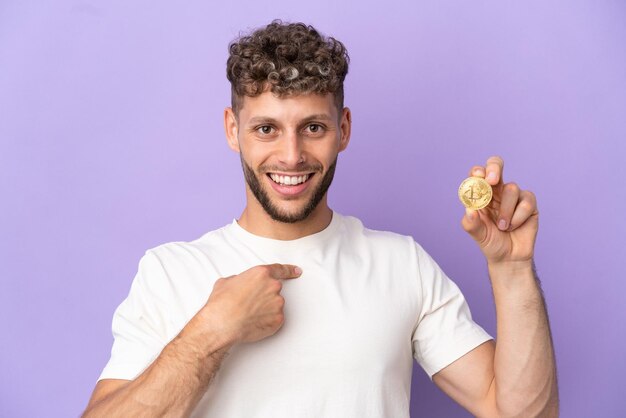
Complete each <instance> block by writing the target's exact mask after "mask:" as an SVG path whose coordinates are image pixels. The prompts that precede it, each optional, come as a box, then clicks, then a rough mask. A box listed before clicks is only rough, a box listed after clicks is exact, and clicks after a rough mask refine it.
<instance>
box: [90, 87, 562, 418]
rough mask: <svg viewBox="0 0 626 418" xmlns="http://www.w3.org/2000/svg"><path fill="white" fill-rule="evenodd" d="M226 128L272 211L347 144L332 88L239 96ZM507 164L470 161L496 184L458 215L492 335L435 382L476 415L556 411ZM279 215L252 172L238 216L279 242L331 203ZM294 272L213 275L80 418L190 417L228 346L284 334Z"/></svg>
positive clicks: (315, 228) (296, 205) (537, 299)
mask: <svg viewBox="0 0 626 418" xmlns="http://www.w3.org/2000/svg"><path fill="white" fill-rule="evenodd" d="M224 128H225V132H226V137H227V141H228V145H229V146H230V148H231V149H233V150H234V151H235V152H238V153H240V156H241V160H242V165H243V167H244V168H246V167H249V172H248V173H247V175H252V176H253V177H254V178H255V179H256V180H257V181H258V187H259V189H260V190H261V191H262V192H263V193H265V195H266V196H267V198H268V200H269V202H270V203H271V204H272V205H273V210H274V211H277V212H278V213H280V215H281V216H286V217H290V218H292V219H293V218H302V214H303V213H304V211H305V208H306V207H307V206H310V204H311V201H312V199H313V197H314V195H315V192H316V190H319V188H320V187H321V184H322V182H323V179H324V178H325V177H326V178H328V176H327V174H328V173H329V172H330V171H332V166H333V163H334V162H335V161H336V160H337V156H338V154H339V153H340V152H342V151H343V150H345V149H346V147H347V145H348V143H349V140H350V131H351V113H350V110H349V109H348V108H344V109H342V110H338V109H337V108H336V106H335V104H334V101H333V97H332V95H330V94H328V95H315V94H310V95H298V96H291V97H286V98H278V97H276V96H273V95H272V94H271V93H270V92H265V93H263V94H261V95H260V96H257V97H254V98H250V97H245V98H244V100H243V107H242V108H241V109H240V112H239V114H238V115H235V114H234V113H233V111H232V109H230V108H227V109H225V111H224ZM503 168H504V162H503V161H502V159H501V158H499V157H491V158H489V159H488V160H487V163H486V164H485V165H483V166H475V167H473V168H472V169H471V170H470V174H471V175H476V176H480V177H486V179H487V181H488V182H489V183H490V184H491V185H493V186H494V198H493V201H492V203H491V204H490V206H488V207H487V208H485V209H482V210H480V211H478V212H475V211H467V212H466V214H465V215H464V217H463V219H462V221H461V224H462V227H463V228H464V229H465V230H466V231H467V232H468V234H469V235H470V236H471V237H472V238H473V239H474V240H475V241H476V243H477V244H478V245H479V247H480V249H481V251H482V253H483V254H484V256H485V258H486V260H487V265H488V268H489V275H490V280H491V285H492V288H493V292H494V299H495V303H496V315H497V323H498V325H497V335H498V341H497V344H496V343H494V342H493V341H489V342H486V343H484V344H481V345H480V346H478V347H476V348H475V349H474V350H472V351H470V352H469V353H467V354H466V355H464V356H463V357H461V358H460V359H458V360H457V361H455V362H454V363H452V364H450V365H449V366H447V367H445V368H444V369H442V370H441V371H439V372H438V373H436V374H435V375H434V376H433V381H434V382H435V384H436V385H437V386H438V387H439V388H441V389H442V390H443V391H444V392H445V393H446V394H448V396H450V397H451V398H452V399H454V400H455V401H456V402H458V403H459V404H460V405H462V406H463V407H464V408H466V409H467V410H468V411H470V412H471V413H472V414H474V415H476V416H481V417H483V416H484V417H507V416H511V417H513V416H542V417H553V416H558V392H557V386H556V366H555V360H554V350H553V347H552V338H551V335H550V329H549V324H548V319H547V314H546V308H545V303H544V302H543V298H542V295H541V289H540V287H539V284H538V280H537V279H536V277H535V274H534V270H533V261H532V260H533V250H534V243H535V237H536V234H537V229H538V216H539V215H538V211H537V203H536V199H535V196H534V195H533V194H532V193H531V192H529V191H523V190H521V189H520V188H519V187H517V186H516V185H515V184H514V183H504V182H503V177H502V175H503ZM305 172H306V173H308V172H310V173H313V176H312V177H311V178H310V179H309V180H308V181H309V182H310V183H309V184H308V185H307V187H306V188H305V189H304V190H303V191H302V192H301V193H298V194H297V195H285V194H284V193H281V192H280V191H278V190H277V189H275V188H274V187H273V186H272V183H271V182H272V181H273V180H271V179H270V178H269V177H268V176H267V174H268V173H278V174H283V175H287V174H302V173H305ZM257 193H258V192H257ZM275 218H276V216H274V217H273V216H271V214H270V213H268V211H267V210H266V207H264V205H263V204H262V203H261V202H259V200H257V198H256V196H255V193H254V192H253V191H252V189H251V187H250V182H249V181H247V182H246V207H245V209H244V211H243V213H242V214H241V217H240V218H239V219H238V223H239V225H241V226H242V227H243V228H244V229H246V230H247V231H249V232H251V233H253V234H256V235H259V236H264V237H268V238H273V239H279V240H292V239H297V238H300V237H304V236H307V235H310V234H314V233H316V232H319V231H321V230H323V229H324V228H326V227H327V226H328V224H329V223H330V221H331V218H332V210H331V209H330V208H329V207H328V203H327V195H326V194H324V196H323V197H322V198H321V200H320V201H319V203H318V204H317V205H316V206H315V207H314V208H313V209H312V210H311V211H310V213H308V215H307V216H305V217H303V218H302V219H301V220H299V221H297V222H281V221H279V220H277V219H275ZM500 220H503V221H504V222H505V224H504V226H503V227H502V228H499V227H498V226H497V225H498V223H499V221H500ZM300 274H301V271H300V270H299V268H298V267H297V266H291V265H278V264H276V265H271V266H256V267H253V268H252V269H250V270H247V271H245V272H242V273H241V274H239V275H236V276H232V277H229V278H223V279H219V280H218V281H217V282H216V283H215V286H214V288H213V291H212V293H211V295H210V296H209V298H208V301H207V303H206V304H205V306H204V307H203V308H202V309H201V310H200V311H199V312H198V313H197V314H196V315H195V316H194V317H193V318H192V319H191V321H190V322H189V323H188V324H187V325H186V326H185V327H184V328H183V330H182V331H181V332H180V334H179V335H178V336H177V337H176V338H175V339H174V340H173V341H172V342H171V343H170V344H168V345H167V346H166V347H165V348H164V349H163V351H162V353H161V354H160V355H159V357H158V358H157V359H156V360H155V362H154V363H153V364H152V365H151V366H150V367H148V369H147V370H146V371H145V372H143V373H142V374H141V375H140V376H139V377H137V378H136V379H135V380H133V381H126V380H113V379H104V380H101V381H100V382H98V384H97V385H96V388H95V389H94V393H93V395H92V398H91V400H90V402H89V405H88V407H87V410H86V411H85V413H84V415H83V416H89V417H92V416H188V415H189V414H190V413H191V411H193V408H194V407H195V405H196V404H197V402H198V401H199V400H200V398H201V397H202V395H203V394H204V392H205V391H206V389H207V388H208V386H209V385H210V383H211V381H212V378H213V376H214V375H215V374H216V373H217V371H218V370H219V367H220V364H221V363H222V361H224V359H225V358H226V357H227V354H228V351H229V350H230V348H231V347H233V346H234V345H236V344H244V343H254V342H255V341H258V340H260V339H263V338H267V337H269V336H271V335H273V334H275V333H276V332H278V331H279V329H280V327H281V326H282V324H283V322H284V320H285V318H284V315H283V306H284V304H285V300H284V298H283V297H282V296H281V295H280V291H281V289H282V282H283V281H284V280H290V279H294V278H297V277H299V275H300ZM520 341H523V342H524V343H523V344H520V343H519V342H520Z"/></svg>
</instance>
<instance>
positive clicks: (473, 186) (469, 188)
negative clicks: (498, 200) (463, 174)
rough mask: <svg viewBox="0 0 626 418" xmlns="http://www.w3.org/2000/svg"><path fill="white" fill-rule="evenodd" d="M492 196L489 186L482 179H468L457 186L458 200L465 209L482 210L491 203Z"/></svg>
mask: <svg viewBox="0 0 626 418" xmlns="http://www.w3.org/2000/svg"><path fill="white" fill-rule="evenodd" d="M492 196H493V191H492V190H491V186H490V185H489V183H487V181H486V180H485V179H484V178H482V177H468V178H466V179H465V180H463V183H461V186H459V199H460V200H461V203H463V205H464V206H465V207H466V208H470V209H474V210H478V209H482V208H484V207H486V206H487V205H488V204H489V202H491V198H492Z"/></svg>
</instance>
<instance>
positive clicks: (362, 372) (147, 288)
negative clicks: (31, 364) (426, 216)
mask: <svg viewBox="0 0 626 418" xmlns="http://www.w3.org/2000/svg"><path fill="white" fill-rule="evenodd" d="M271 263H287V264H295V265H298V266H300V267H301V268H302V271H303V273H302V275H301V276H300V277H299V278H297V279H295V280H288V281H285V282H284V283H283V289H282V292H281V294H282V295H283V296H284V298H285V307H284V313H285V323H284V325H283V327H282V328H281V329H280V330H279V331H278V332H277V333H276V334H274V335H272V336H270V337H268V338H265V339H263V340H261V341H258V342H255V343H247V344H240V345H236V346H234V347H233V348H232V349H231V350H230V352H229V355H228V356H227V357H226V359H225V360H224V361H223V362H222V365H221V367H220V370H219V372H218V373H217V375H216V376H215V378H214V380H213V382H212V384H211V385H210V386H209V389H208V391H207V392H206V394H205V395H204V397H203V398H202V400H201V401H200V403H199V404H198V406H197V408H196V409H195V411H194V414H193V415H192V416H196V417H227V418H234V417H245V418H253V417H272V418H279V417H289V418H294V417H315V418H319V417H337V418H346V417H360V418H367V417H394V418H395V417H408V416H409V398H410V386H411V371H412V366H413V358H415V359H416V360H417V362H418V363H419V364H420V365H421V366H422V368H423V369H424V370H425V371H426V373H427V374H428V376H429V377H430V378H431V379H432V375H433V374H435V373H436V372H437V371H439V370H441V369H442V368H443V367H445V366H447V365H448V364H450V363H452V362H453V361H454V360H456V359H458V358H459V357H461V356H463V355H464V354H466V353H467V352H469V351H471V350H472V349H473V348H475V347H477V346H478V345H480V344H482V343H483V342H485V341H487V340H489V339H491V336H490V335H489V334H487V333H486V332H485V331H484V330H483V329H482V328H481V327H480V326H479V325H477V324H476V323H475V322H473V321H472V318H471V314H470V310H469V308H468V306H467V303H466V301H465V299H464V297H463V295H462V293H461V292H460V290H459V288H458V287H457V286H456V284H454V282H452V281H451V280H450V279H449V278H448V277H446V275H445V274H444V273H443V272H442V270H441V269H440V268H439V267H438V266H437V264H436V263H435V262H434V261H433V260H432V258H431V257H430V256H429V255H428V254H427V253H426V252H425V251H424V250H423V249H422V247H420V246H419V244H417V243H416V242H415V241H414V240H413V238H411V237H409V236H402V235H398V234H395V233H391V232H382V231H373V230H369V229H366V228H364V227H363V224H362V223H361V222H360V221H359V220H358V219H356V218H353V217H349V216H342V215H340V214H338V213H337V212H334V213H333V217H332V221H331V223H330V225H329V226H328V227H327V228H326V229H324V230H323V231H321V232H319V233H316V234H313V235H309V236H306V237H303V238H299V239H296V240H291V241H281V240H273V239H269V238H263V237H259V236H256V235H253V234H251V233H249V232H247V231H246V230H245V229H243V228H242V227H241V226H239V224H238V223H237V222H236V220H233V222H232V223H231V224H229V225H227V226H224V227H223V228H220V229H218V230H215V231H212V232H209V233H207V234H205V235H203V236H202V237H200V238H199V239H197V240H195V241H192V242H172V243H168V244H164V245H161V246H158V247H156V248H153V249H151V250H148V251H146V254H145V255H144V256H143V257H142V259H141V261H140V263H139V269H138V272H137V275H136V277H135V279H134V281H133V284H132V286H131V290H130V294H129V295H128V297H127V299H126V300H124V302H122V304H121V305H120V306H119V307H118V308H117V310H116V311H115V315H114V317H113V335H114V337H115V341H114V343H113V349H112V353H111V359H110V360H109V362H108V364H107V365H106V367H105V368H104V371H103V372H102V374H101V375H100V379H128V380H132V379H134V378H135V377H137V376H138V375H139V374H141V372H142V371H143V370H145V369H146V368H147V367H148V366H149V365H150V364H151V363H152V361H153V360H154V359H155V358H156V357H157V356H158V355H159V353H160V351H161V350H162V349H163V347H164V346H165V345H166V344H167V343H168V342H169V341H171V340H172V339H173V338H174V337H175V336H176V335H177V334H178V333H179V332H180V330H181V329H182V328H183V327H184V326H185V324H186V323H187V322H188V321H189V320H190V319H191V317H192V316H193V315H195V314H196V313H197V311H198V310H199V309H200V308H201V307H202V306H203V305H204V304H205V303H206V301H207V299H208V296H209V294H210V293H211V290H212V288H213V284H214V283H215V281H216V280H217V279H218V278H220V277H227V276H231V275H235V274H238V273H241V272H242V271H244V270H247V269H248V268H250V267H253V266H256V265H260V264H271Z"/></svg>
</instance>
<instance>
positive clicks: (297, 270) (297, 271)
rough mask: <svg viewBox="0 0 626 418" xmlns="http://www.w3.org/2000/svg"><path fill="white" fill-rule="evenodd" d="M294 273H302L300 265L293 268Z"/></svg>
mask: <svg viewBox="0 0 626 418" xmlns="http://www.w3.org/2000/svg"><path fill="white" fill-rule="evenodd" d="M293 271H294V272H295V273H296V274H302V269H301V268H300V267H296V268H294V269H293Z"/></svg>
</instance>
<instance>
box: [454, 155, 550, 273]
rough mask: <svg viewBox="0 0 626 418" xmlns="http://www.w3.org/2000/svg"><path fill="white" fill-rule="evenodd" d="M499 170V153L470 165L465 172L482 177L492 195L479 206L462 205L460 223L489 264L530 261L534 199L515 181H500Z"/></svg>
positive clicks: (536, 217)
mask: <svg viewBox="0 0 626 418" xmlns="http://www.w3.org/2000/svg"><path fill="white" fill-rule="evenodd" d="M503 170H504V161H503V160H502V158H500V157H491V158H489V159H488V160H487V163H486V164H485V166H474V167H472V169H471V170H470V173H469V175H470V176H474V177H482V178H485V180H487V182H488V183H489V184H490V185H491V187H492V189H493V198H492V200H491V202H490V203H489V205H488V206H487V207H485V208H483V209H480V210H477V211H476V210H472V209H466V213H465V216H464V217H463V219H462V221H461V224H462V226H463V229H465V231H466V232H468V233H469V234H470V235H471V236H472V238H474V240H475V241H476V242H477V243H478V245H479V246H480V249H481V251H482V252H483V254H484V255H485V257H486V258H487V262H488V263H489V264H490V265H501V264H508V263H512V264H518V263H520V262H521V264H524V263H526V262H528V263H531V262H532V258H533V252H534V247H535V238H536V236H537V230H538V228H539V212H538V211H537V199H536V198H535V195H534V194H533V193H532V192H530V191H528V190H521V189H520V188H519V186H518V185H517V184H516V183H513V182H511V183H504V180H503V177H502V175H503Z"/></svg>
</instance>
